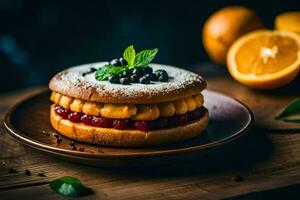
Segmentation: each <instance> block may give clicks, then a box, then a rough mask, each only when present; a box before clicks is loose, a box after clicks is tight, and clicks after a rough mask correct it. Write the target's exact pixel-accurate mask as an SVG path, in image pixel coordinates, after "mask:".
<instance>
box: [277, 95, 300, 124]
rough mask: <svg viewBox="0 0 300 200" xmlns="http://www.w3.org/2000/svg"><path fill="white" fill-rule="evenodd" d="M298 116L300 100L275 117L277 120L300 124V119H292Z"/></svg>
mask: <svg viewBox="0 0 300 200" xmlns="http://www.w3.org/2000/svg"><path fill="white" fill-rule="evenodd" d="M297 114H300V98H298V99H295V100H294V101H292V102H291V103H290V104H288V105H287V106H286V107H285V108H284V110H283V111H282V112H281V113H280V114H279V115H277V116H276V117H275V119H276V120H282V121H285V122H290V123H300V118H291V117H292V116H295V115H297Z"/></svg>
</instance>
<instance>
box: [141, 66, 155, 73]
mask: <svg viewBox="0 0 300 200" xmlns="http://www.w3.org/2000/svg"><path fill="white" fill-rule="evenodd" d="M143 71H144V73H145V74H151V73H152V72H153V69H152V68H151V67H149V66H147V67H145V68H144V69H143Z"/></svg>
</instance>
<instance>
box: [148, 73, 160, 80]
mask: <svg viewBox="0 0 300 200" xmlns="http://www.w3.org/2000/svg"><path fill="white" fill-rule="evenodd" d="M146 76H147V77H149V78H150V80H151V81H157V80H158V77H157V76H156V74H153V73H150V74H147V75H146Z"/></svg>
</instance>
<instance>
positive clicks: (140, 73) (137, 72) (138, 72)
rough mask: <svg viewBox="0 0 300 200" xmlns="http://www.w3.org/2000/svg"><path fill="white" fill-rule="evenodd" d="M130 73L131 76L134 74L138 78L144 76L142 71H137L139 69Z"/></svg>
mask: <svg viewBox="0 0 300 200" xmlns="http://www.w3.org/2000/svg"><path fill="white" fill-rule="evenodd" d="M132 73H133V74H136V75H137V76H138V77H142V76H144V72H143V70H142V69H139V68H137V69H134V70H133V72H132Z"/></svg>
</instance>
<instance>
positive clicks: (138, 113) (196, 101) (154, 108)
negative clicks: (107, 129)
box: [50, 92, 204, 120]
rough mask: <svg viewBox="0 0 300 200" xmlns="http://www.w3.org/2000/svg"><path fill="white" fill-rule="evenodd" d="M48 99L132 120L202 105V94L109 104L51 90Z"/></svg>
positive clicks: (74, 110) (173, 113)
mask: <svg viewBox="0 0 300 200" xmlns="http://www.w3.org/2000/svg"><path fill="white" fill-rule="evenodd" d="M50 100H51V101H52V102H54V103H55V104H57V105H59V106H61V107H63V108H64V109H69V110H71V111H73V112H83V113H85V114H87V115H94V116H99V115H101V116H104V117H108V118H114V119H124V118H131V119H134V120H155V119H157V118H158V117H171V116H173V115H175V114H177V115H181V114H185V113H186V112H189V111H193V110H195V109H196V108H199V107H201V106H202V105H203V103H204V99H203V95H202V94H198V95H193V96H190V97H188V98H184V99H179V100H176V101H170V102H163V103H153V104H137V105H135V104H111V103H97V102H92V101H84V100H81V99H76V98H73V97H68V96H65V95H62V94H60V93H57V92H52V94H51V97H50Z"/></svg>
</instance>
